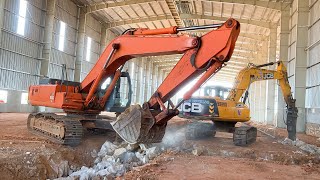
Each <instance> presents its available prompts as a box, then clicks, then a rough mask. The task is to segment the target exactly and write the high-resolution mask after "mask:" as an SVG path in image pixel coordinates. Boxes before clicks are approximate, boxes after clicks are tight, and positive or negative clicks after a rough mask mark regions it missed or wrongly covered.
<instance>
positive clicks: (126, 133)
mask: <svg viewBox="0 0 320 180" xmlns="http://www.w3.org/2000/svg"><path fill="white" fill-rule="evenodd" d="M111 125H112V127H113V129H114V130H115V131H116V132H117V133H118V135H119V136H120V137H121V138H122V139H123V140H125V141H126V142H128V143H129V144H136V143H157V142H161V140H162V138H163V136H164V133H165V128H166V124H164V125H157V124H155V119H154V117H153V116H152V114H151V112H150V110H149V108H145V109H143V108H141V106H140V105H131V106H130V107H129V108H127V109H126V110H125V111H124V112H123V113H121V114H120V115H119V116H118V117H117V120H116V121H115V122H112V123H111Z"/></svg>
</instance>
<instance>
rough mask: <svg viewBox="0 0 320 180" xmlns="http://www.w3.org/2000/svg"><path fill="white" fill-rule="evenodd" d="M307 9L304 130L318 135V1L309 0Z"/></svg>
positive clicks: (319, 14)
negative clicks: (308, 12)
mask: <svg viewBox="0 0 320 180" xmlns="http://www.w3.org/2000/svg"><path fill="white" fill-rule="evenodd" d="M309 10H310V14H309V43H308V46H309V47H308V48H307V50H308V67H307V82H306V83H307V84H306V86H307V89H306V108H307V109H306V114H307V115H306V116H307V130H306V132H307V134H311V135H316V136H318V137H320V119H319V116H320V43H319V42H320V35H319V32H320V31H319V29H320V1H317V0H310V1H309Z"/></svg>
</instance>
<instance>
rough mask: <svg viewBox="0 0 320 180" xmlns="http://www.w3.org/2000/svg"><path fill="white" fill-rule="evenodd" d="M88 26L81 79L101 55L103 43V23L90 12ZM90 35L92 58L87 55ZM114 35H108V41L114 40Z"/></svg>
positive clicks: (86, 27) (86, 28)
mask: <svg viewBox="0 0 320 180" xmlns="http://www.w3.org/2000/svg"><path fill="white" fill-rule="evenodd" d="M86 18H87V19H86V26H85V34H86V35H85V41H84V42H85V43H84V44H85V47H84V55H83V57H84V59H83V60H82V65H81V76H80V77H81V80H83V79H84V78H85V77H86V75H87V74H88V73H89V72H90V70H91V69H92V67H93V66H94V64H95V63H96V61H97V60H98V59H99V57H100V44H101V42H100V41H101V24H100V22H99V21H97V20H96V19H94V18H93V17H92V16H91V15H90V14H89V15H87V17H86ZM88 37H89V38H91V48H89V49H90V58H89V59H86V57H87V45H88ZM112 39H113V37H112V36H109V37H107V41H110V40H112Z"/></svg>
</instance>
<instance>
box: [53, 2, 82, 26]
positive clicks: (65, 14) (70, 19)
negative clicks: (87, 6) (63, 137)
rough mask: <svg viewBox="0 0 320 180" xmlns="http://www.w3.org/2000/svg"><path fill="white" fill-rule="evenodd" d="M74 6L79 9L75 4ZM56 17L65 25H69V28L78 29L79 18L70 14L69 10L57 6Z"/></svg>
mask: <svg viewBox="0 0 320 180" xmlns="http://www.w3.org/2000/svg"><path fill="white" fill-rule="evenodd" d="M74 6H75V7H77V6H76V5H75V4H74ZM54 16H55V18H57V19H58V20H61V21H63V22H65V23H67V24H68V26H71V27H72V28H74V29H76V28H77V16H74V15H72V14H70V13H69V10H68V9H66V8H65V7H64V8H62V7H60V6H59V5H56V9H55V12H54Z"/></svg>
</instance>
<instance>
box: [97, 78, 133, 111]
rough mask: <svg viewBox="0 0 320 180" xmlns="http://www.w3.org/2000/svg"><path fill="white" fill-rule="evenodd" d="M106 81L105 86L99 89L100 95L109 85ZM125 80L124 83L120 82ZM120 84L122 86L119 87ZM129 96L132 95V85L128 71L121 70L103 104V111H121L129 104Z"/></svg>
mask: <svg viewBox="0 0 320 180" xmlns="http://www.w3.org/2000/svg"><path fill="white" fill-rule="evenodd" d="M110 82H111V81H109V83H106V85H105V86H106V87H105V88H104V89H103V90H102V89H101V97H102V96H103V95H104V94H105V91H106V89H107V88H108V86H109V85H110ZM122 82H126V83H122ZM121 84H122V85H124V88H122V87H121ZM131 97H132V85H131V79H130V75H129V73H128V72H121V76H120V78H119V80H118V81H117V83H116V86H115V87H114V89H113V91H112V93H111V95H110V97H109V99H108V100H107V102H106V105H105V109H104V110H105V111H108V112H115V113H122V112H123V111H125V109H127V108H128V107H129V106H130V104H131Z"/></svg>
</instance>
